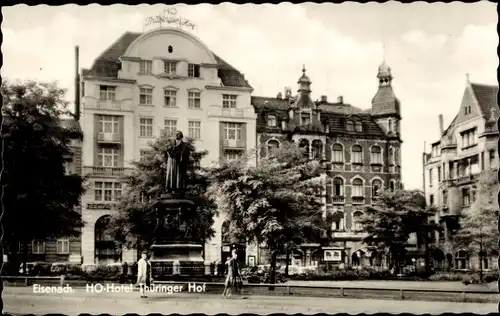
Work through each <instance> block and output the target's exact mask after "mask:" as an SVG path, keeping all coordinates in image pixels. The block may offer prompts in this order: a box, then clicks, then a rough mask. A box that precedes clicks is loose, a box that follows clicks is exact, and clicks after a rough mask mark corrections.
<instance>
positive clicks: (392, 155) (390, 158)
mask: <svg viewBox="0 0 500 316" xmlns="http://www.w3.org/2000/svg"><path fill="white" fill-rule="evenodd" d="M389 164H390V165H391V166H393V165H394V148H392V147H391V148H389Z"/></svg>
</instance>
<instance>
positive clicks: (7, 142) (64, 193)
mask: <svg viewBox="0 0 500 316" xmlns="http://www.w3.org/2000/svg"><path fill="white" fill-rule="evenodd" d="M1 92H2V95H3V98H4V99H3V101H4V106H3V108H2V118H3V124H2V129H1V131H2V132H1V134H2V138H3V141H4V152H3V156H2V161H3V171H2V179H1V182H2V186H3V190H4V191H3V192H4V195H3V198H2V203H3V206H4V208H3V210H4V214H3V218H2V224H3V225H2V226H3V232H4V234H3V243H4V246H9V248H10V249H11V250H13V249H15V248H17V245H19V244H21V246H22V250H23V263H24V264H23V266H24V272H25V273H26V258H27V250H28V247H27V245H28V244H29V243H30V242H31V241H32V240H45V239H47V238H57V237H63V236H65V237H70V236H79V235H80V233H81V228H82V226H83V222H82V219H81V215H80V214H79V212H77V211H76V210H75V207H76V206H78V205H79V204H80V196H81V194H82V193H83V192H84V187H83V179H82V177H81V176H80V175H77V174H69V175H68V174H66V169H65V164H66V163H68V162H69V161H71V159H72V158H71V156H72V152H71V149H70V147H69V144H70V142H71V140H73V139H77V138H80V139H81V138H82V137H83V135H82V134H81V132H80V131H78V130H74V129H67V128H64V127H63V126H62V124H61V118H62V117H63V115H69V114H70V112H69V111H68V109H67V105H68V104H67V102H66V101H65V100H64V95H65V92H66V91H65V90H64V89H61V88H59V87H57V85H56V84H55V83H50V84H49V83H38V82H34V81H29V82H24V83H21V82H16V83H8V82H3V84H2V87H1ZM17 260H19V258H16V257H15V256H14V258H13V261H14V262H15V263H17V262H18V261H17Z"/></svg>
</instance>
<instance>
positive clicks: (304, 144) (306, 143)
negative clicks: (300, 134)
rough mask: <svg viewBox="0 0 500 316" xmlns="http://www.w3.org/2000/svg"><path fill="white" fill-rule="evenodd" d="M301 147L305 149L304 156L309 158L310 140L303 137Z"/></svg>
mask: <svg viewBox="0 0 500 316" xmlns="http://www.w3.org/2000/svg"><path fill="white" fill-rule="evenodd" d="M299 147H300V149H301V150H303V151H304V157H306V158H309V141H308V140H307V139H301V140H300V142H299Z"/></svg>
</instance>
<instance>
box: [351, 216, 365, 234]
mask: <svg viewBox="0 0 500 316" xmlns="http://www.w3.org/2000/svg"><path fill="white" fill-rule="evenodd" d="M362 216H363V213H361V212H360V211H356V212H354V214H353V215H352V229H353V230H355V231H360V230H363V226H361V223H360V222H359V221H360V219H361V217H362Z"/></svg>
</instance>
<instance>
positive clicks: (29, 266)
mask: <svg viewBox="0 0 500 316" xmlns="http://www.w3.org/2000/svg"><path fill="white" fill-rule="evenodd" d="M36 264H37V262H26V273H27V274H31V273H32V272H33V269H34V268H35V266H36ZM19 273H20V274H23V273H24V269H23V263H22V262H21V264H20V265H19Z"/></svg>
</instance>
